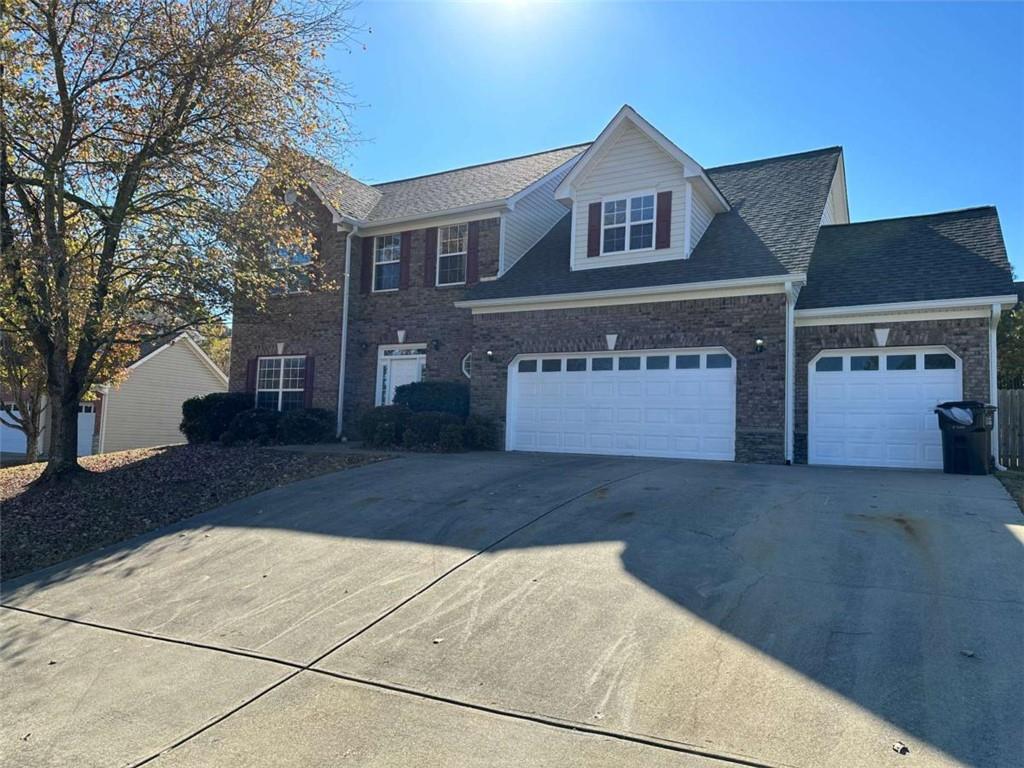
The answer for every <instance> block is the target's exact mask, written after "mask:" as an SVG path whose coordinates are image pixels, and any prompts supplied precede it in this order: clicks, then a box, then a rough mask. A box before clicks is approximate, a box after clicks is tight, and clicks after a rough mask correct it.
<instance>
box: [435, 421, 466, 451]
mask: <svg viewBox="0 0 1024 768" xmlns="http://www.w3.org/2000/svg"><path fill="white" fill-rule="evenodd" d="M437 445H438V448H440V449H441V450H442V451H443V452H444V453H456V452H458V451H464V450H466V428H465V427H464V426H463V425H461V424H445V425H443V426H442V427H441V432H440V434H439V435H438V440H437Z"/></svg>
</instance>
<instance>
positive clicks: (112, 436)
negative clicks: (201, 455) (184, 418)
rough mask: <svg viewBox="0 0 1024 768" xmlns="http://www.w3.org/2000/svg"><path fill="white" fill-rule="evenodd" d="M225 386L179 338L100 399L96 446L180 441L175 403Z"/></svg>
mask: <svg viewBox="0 0 1024 768" xmlns="http://www.w3.org/2000/svg"><path fill="white" fill-rule="evenodd" d="M226 391H227V385H226V384H225V383H224V380H223V379H221V378H219V377H218V376H217V375H216V374H215V373H214V372H213V371H211V370H210V368H209V367H208V366H207V364H206V363H204V362H203V361H202V360H201V359H200V358H199V356H198V355H196V354H195V352H194V351H193V350H192V348H191V347H190V346H189V344H188V342H186V341H184V340H181V341H178V342H176V343H175V344H173V345H172V346H170V347H167V348H165V349H162V350H160V351H159V352H158V353H157V354H155V355H154V356H153V357H151V358H150V359H148V360H146V361H145V362H143V363H142V365H140V366H139V367H138V368H135V369H134V370H132V371H131V373H129V375H128V378H127V380H125V381H123V382H122V383H121V385H120V386H119V387H117V388H111V390H110V392H109V393H108V394H107V396H106V397H105V398H104V399H103V414H102V418H103V421H104V424H103V433H102V440H103V446H102V449H103V451H104V452H105V453H108V452H110V451H124V450H128V449H129V448H149V447H151V446H154V445H167V444H170V443H183V442H185V437H184V435H182V434H181V432H180V431H179V430H178V425H179V424H180V423H181V404H182V403H183V402H185V401H186V400H188V399H189V398H190V397H196V396H197V395H205V394H208V393H210V392H226Z"/></svg>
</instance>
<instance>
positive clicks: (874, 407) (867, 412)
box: [807, 347, 963, 468]
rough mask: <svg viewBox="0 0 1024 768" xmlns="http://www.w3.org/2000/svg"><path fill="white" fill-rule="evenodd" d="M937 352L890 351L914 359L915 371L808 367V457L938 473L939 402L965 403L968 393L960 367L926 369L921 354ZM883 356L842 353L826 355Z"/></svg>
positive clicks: (846, 365) (816, 460) (847, 364)
mask: <svg viewBox="0 0 1024 768" xmlns="http://www.w3.org/2000/svg"><path fill="white" fill-rule="evenodd" d="M934 351H942V350H941V349H938V350H937V349H936V348H923V347H922V348H915V349H900V350H899V351H898V352H897V351H893V353H892V354H898V355H910V356H914V357H915V358H916V360H915V362H916V367H915V368H913V369H910V370H898V371H897V370H892V371H890V370H888V369H887V368H886V367H885V364H884V363H885V361H884V357H885V355H882V357H883V365H882V366H881V367H880V369H879V370H876V371H863V370H856V371H855V370H851V364H850V361H849V360H848V359H847V360H846V361H845V362H844V365H843V367H842V370H839V371H817V370H816V369H815V367H814V365H813V364H812V365H811V366H810V367H809V369H808V374H807V375H808V392H809V403H808V444H809V445H808V449H809V450H808V460H809V461H810V462H811V463H817V464H852V465H861V466H892V467H921V468H928V467H931V468H939V467H941V466H942V440H941V433H940V432H939V430H938V426H937V423H936V418H935V415H934V412H933V411H934V408H935V405H936V404H937V403H939V402H942V401H944V400H959V399H961V396H962V395H961V393H962V390H963V373H962V368H961V365H960V363H959V362H958V363H957V365H956V368H953V369H940V370H935V369H925V368H924V366H923V355H924V354H926V353H932V352H934ZM858 354H859V355H865V354H877V353H866V352H864V351H860V352H850V351H846V352H843V351H839V350H834V351H830V352H828V353H827V356H828V357H844V358H850V357H851V356H856V355H858Z"/></svg>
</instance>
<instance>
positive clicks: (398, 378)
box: [376, 344, 427, 405]
mask: <svg viewBox="0 0 1024 768" xmlns="http://www.w3.org/2000/svg"><path fill="white" fill-rule="evenodd" d="M426 362H427V349H426V347H424V346H418V345H415V344H396V345H394V346H388V347H380V348H379V349H378V353H377V396H376V404H377V405H391V404H392V403H394V401H395V390H396V389H397V388H398V387H400V386H402V385H403V384H413V383H415V382H417V381H421V380H422V379H423V368H424V366H425V365H426Z"/></svg>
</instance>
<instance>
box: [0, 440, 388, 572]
mask: <svg viewBox="0 0 1024 768" xmlns="http://www.w3.org/2000/svg"><path fill="white" fill-rule="evenodd" d="M386 458H387V457H386V456H383V455H373V454H338V453H323V454H306V453H289V452H284V451H275V450H269V449H266V448H255V447H248V446H238V447H232V448H225V447H222V446H219V445H175V446H168V447H164V448H145V449H139V450H133V451H121V452H118V453H107V454H103V455H100V456H87V457H84V458H82V459H81V464H82V466H83V467H85V468H86V469H87V470H88V472H85V473H82V474H81V475H80V476H77V477H74V478H72V479H71V480H69V481H67V482H65V483H61V484H58V485H53V486H45V487H37V488H32V487H29V486H30V484H31V483H32V481H33V480H35V479H36V478H37V477H39V474H40V473H41V472H42V471H43V466H44V465H43V464H27V465H23V466H20V467H9V468H5V469H0V576H2V578H3V579H10V578H12V577H14V576H17V575H19V574H22V573H26V572H28V571H34V570H37V569H39V568H43V567H45V566H47V565H52V564H53V563H59V562H61V561H62V560H68V559H70V558H72V557H76V556H78V555H81V554H84V553H86V552H89V551H91V550H94V549H98V548H99V547H103V546H106V545H108V544H114V543H116V542H118V541H123V540H124V539H128V538H131V537H132V536H136V535H138V534H140V533H144V532H145V531H149V530H152V529H153V528H159V527H160V526H162V525H167V524H168V523H173V522H175V521H177V520H181V519H182V518H186V517H191V516H192V515H196V514H199V513H200V512H205V511H206V510H208V509H212V508H214V507H217V506H220V505H221V504H225V503H226V502H229V501H233V500H235V499H240V498H243V497H245V496H250V495H252V494H254V493H257V492H259V491H263V490H266V489H268V488H273V487H275V486H278V485H284V484H286V483H291V482H295V481H296V480H302V479H304V478H307V477H313V476H315V475H322V474H324V473H327V472H336V471H338V470H342V469H348V468H350V467H356V466H361V465H363V464H368V463H371V462H375V461H382V460H384V459H386Z"/></svg>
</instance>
